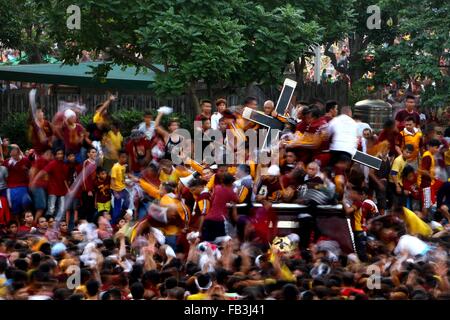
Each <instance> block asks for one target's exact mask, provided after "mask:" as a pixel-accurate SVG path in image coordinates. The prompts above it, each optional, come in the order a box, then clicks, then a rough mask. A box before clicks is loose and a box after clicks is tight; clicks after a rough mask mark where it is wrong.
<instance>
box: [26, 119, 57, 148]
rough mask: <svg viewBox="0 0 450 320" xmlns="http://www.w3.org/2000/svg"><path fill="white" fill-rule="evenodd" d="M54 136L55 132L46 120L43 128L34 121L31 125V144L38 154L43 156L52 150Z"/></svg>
mask: <svg viewBox="0 0 450 320" xmlns="http://www.w3.org/2000/svg"><path fill="white" fill-rule="evenodd" d="M52 135H53V130H52V127H51V126H50V123H49V122H48V121H47V120H44V122H43V124H42V126H38V125H37V124H36V122H34V121H33V122H32V123H31V143H32V145H33V148H34V150H35V151H36V153H37V154H42V153H44V152H45V151H47V150H49V149H50V139H51V137H52Z"/></svg>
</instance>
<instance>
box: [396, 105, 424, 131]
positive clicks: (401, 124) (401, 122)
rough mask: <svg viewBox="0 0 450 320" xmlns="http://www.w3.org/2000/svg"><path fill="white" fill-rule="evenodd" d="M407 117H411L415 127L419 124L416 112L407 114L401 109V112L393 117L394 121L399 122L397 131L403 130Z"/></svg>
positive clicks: (418, 116)
mask: <svg viewBox="0 0 450 320" xmlns="http://www.w3.org/2000/svg"><path fill="white" fill-rule="evenodd" d="M408 117H413V118H414V123H415V124H416V125H419V124H420V115H419V114H418V113H417V112H416V111H413V112H408V110H406V109H403V110H400V111H399V112H398V113H397V115H396V116H395V120H396V121H398V122H399V124H398V126H397V128H398V131H402V130H403V129H404V128H405V120H406V118H408Z"/></svg>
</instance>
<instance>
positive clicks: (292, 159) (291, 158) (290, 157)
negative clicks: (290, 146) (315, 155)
mask: <svg viewBox="0 0 450 320" xmlns="http://www.w3.org/2000/svg"><path fill="white" fill-rule="evenodd" d="M296 161H297V157H296V156H295V153H294V152H292V151H287V152H286V163H287V164H294V163H296Z"/></svg>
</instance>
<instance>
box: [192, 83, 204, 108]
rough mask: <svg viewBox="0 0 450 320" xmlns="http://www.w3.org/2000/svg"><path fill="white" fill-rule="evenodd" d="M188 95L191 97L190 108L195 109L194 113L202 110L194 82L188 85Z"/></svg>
mask: <svg viewBox="0 0 450 320" xmlns="http://www.w3.org/2000/svg"><path fill="white" fill-rule="evenodd" d="M189 95H190V97H191V104H192V108H193V109H194V110H195V113H196V114H200V113H201V112H202V111H201V110H200V102H199V100H198V97H197V92H196V83H195V82H192V83H191V84H190V86H189Z"/></svg>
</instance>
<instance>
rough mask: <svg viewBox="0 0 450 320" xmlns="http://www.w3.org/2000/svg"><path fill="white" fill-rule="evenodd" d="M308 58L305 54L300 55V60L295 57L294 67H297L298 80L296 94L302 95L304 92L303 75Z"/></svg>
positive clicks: (296, 78)
mask: <svg viewBox="0 0 450 320" xmlns="http://www.w3.org/2000/svg"><path fill="white" fill-rule="evenodd" d="M305 65H306V60H305V56H304V55H302V56H301V57H300V62H299V61H298V59H295V61H294V68H295V81H296V82H297V88H296V89H295V95H296V96H297V97H298V96H301V94H302V93H303V87H304V85H305V81H304V77H303V70H305Z"/></svg>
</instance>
